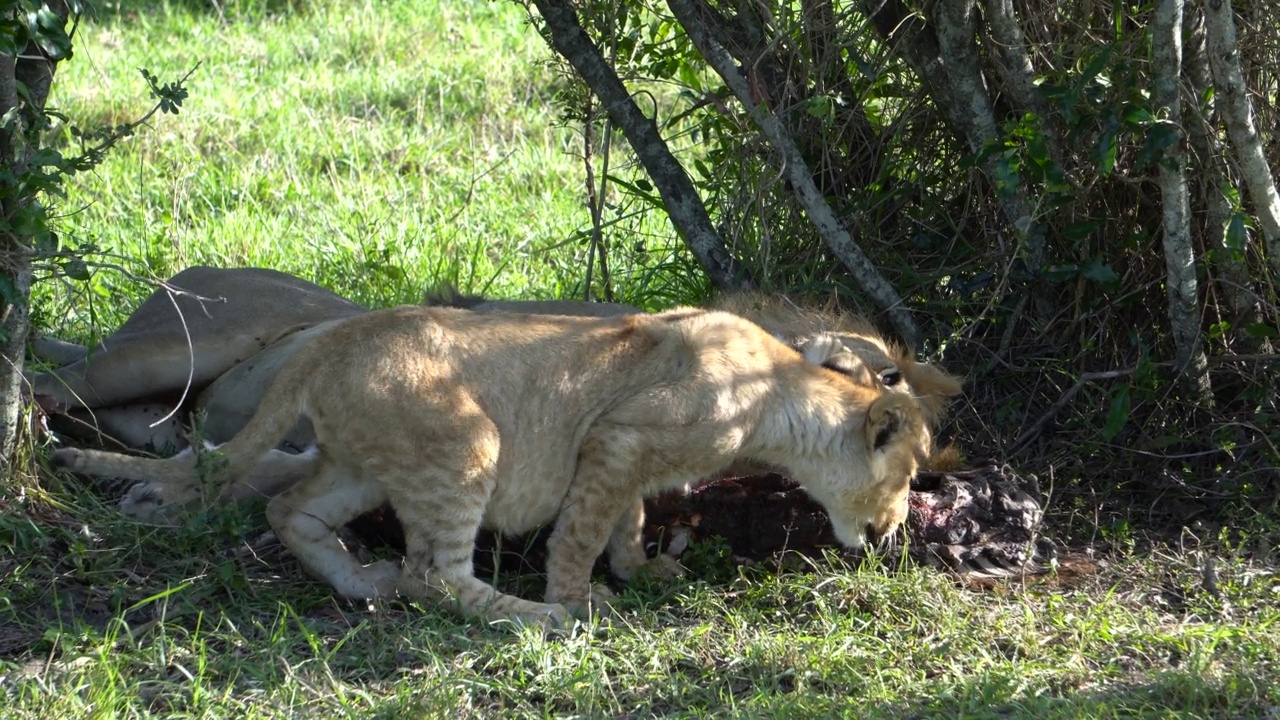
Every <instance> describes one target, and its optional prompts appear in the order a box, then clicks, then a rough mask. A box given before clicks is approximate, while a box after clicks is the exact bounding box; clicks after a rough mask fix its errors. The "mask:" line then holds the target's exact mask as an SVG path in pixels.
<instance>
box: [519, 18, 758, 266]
mask: <svg viewBox="0 0 1280 720" xmlns="http://www.w3.org/2000/svg"><path fill="white" fill-rule="evenodd" d="M533 4H534V5H535V6H537V8H538V11H539V12H540V13H541V15H542V19H543V21H544V22H545V23H546V25H547V29H548V30H550V35H551V36H550V43H551V46H552V48H554V49H555V51H556V52H558V53H560V55H562V56H563V57H564V58H565V59H566V60H568V61H569V64H571V65H573V67H574V69H575V70H577V71H578V74H579V75H581V76H582V79H583V80H584V81H585V82H586V83H587V86H588V87H590V88H591V91H592V92H594V93H595V94H596V97H598V98H600V102H601V104H602V105H603V107H604V109H605V110H606V111H607V112H608V113H609V117H611V118H612V119H613V122H614V123H615V124H616V125H617V126H618V127H619V128H621V129H622V132H623V134H624V135H626V137H627V142H629V143H630V144H631V147H632V149H634V150H635V152H636V157H638V158H639V159H640V162H641V164H643V165H644V168H645V170H646V171H647V172H648V173H649V177H650V179H651V180H653V184H654V186H655V187H657V189H658V194H659V195H661V196H662V202H663V205H664V206H665V207H666V210H667V214H668V215H669V216H670V217H671V223H672V224H673V225H674V226H675V228H676V230H677V231H678V232H679V233H680V235H681V236H682V237H683V238H684V240H685V242H686V243H688V245H689V249H691V250H692V251H693V254H694V256H695V257H697V258H698V262H699V263H701V264H702V267H703V268H704V269H705V270H706V271H707V275H708V277H710V278H711V282H712V283H713V284H714V285H715V286H716V287H717V288H719V289H721V290H733V289H742V288H745V287H750V286H751V285H752V282H751V278H750V276H749V275H748V273H747V270H746V268H744V267H743V266H742V264H741V263H739V262H738V261H737V260H736V259H734V258H733V256H732V255H730V254H729V251H728V250H727V249H726V248H725V245H724V240H722V239H721V238H720V235H719V233H717V232H716V230H715V228H714V227H713V226H712V224H711V218H710V217H708V216H707V209H706V207H705V206H704V205H703V204H702V199H701V198H700V197H699V196H698V191H697V190H695V189H694V187H693V182H692V181H690V180H689V176H688V174H686V173H685V171H684V168H683V167H681V165H680V163H679V162H678V161H677V160H676V159H675V156H673V155H672V154H671V150H670V149H669V148H668V147H667V144H666V142H665V141H663V139H662V134H661V133H659V132H658V125H657V123H655V122H654V121H653V120H652V119H651V118H648V117H645V114H644V112H642V111H641V110H640V107H639V106H638V105H636V103H635V101H634V100H633V99H632V97H631V93H630V92H628V91H627V88H626V86H624V85H623V84H622V81H621V80H620V79H618V75H617V74H616V73H615V72H614V71H613V69H612V68H610V67H609V64H608V63H607V62H605V59H604V56H603V55H602V54H601V53H600V49H599V48H598V47H596V45H595V43H593V42H592V41H591V38H590V37H588V36H587V33H586V32H585V31H584V30H583V29H582V25H581V23H580V22H579V21H578V14H577V12H576V11H575V10H574V9H573V5H572V4H571V3H569V2H568V0H533Z"/></svg>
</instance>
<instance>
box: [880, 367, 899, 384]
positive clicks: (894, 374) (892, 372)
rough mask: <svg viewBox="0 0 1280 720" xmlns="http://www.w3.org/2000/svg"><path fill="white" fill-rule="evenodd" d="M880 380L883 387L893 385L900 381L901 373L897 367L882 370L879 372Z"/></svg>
mask: <svg viewBox="0 0 1280 720" xmlns="http://www.w3.org/2000/svg"><path fill="white" fill-rule="evenodd" d="M880 382H882V383H884V386H885V387H893V386H894V385H897V384H898V383H900V382H902V373H900V372H898V369H897V368H889V369H888V370H884V371H882V372H881V373H880Z"/></svg>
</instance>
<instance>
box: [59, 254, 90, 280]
mask: <svg viewBox="0 0 1280 720" xmlns="http://www.w3.org/2000/svg"><path fill="white" fill-rule="evenodd" d="M62 272H63V273H65V274H66V276H67V277H69V278H71V279H72V280H88V279H89V277H90V275H89V266H88V265H87V264H85V261H84V260H83V259H82V258H71V259H70V260H68V261H66V262H65V263H63V264H62Z"/></svg>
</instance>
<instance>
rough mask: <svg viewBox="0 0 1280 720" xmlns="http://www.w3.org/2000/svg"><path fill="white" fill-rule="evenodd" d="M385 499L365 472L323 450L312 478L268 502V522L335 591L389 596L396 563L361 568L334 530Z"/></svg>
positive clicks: (393, 588)
mask: <svg viewBox="0 0 1280 720" xmlns="http://www.w3.org/2000/svg"><path fill="white" fill-rule="evenodd" d="M386 499H387V495H386V493H385V492H384V491H383V489H382V486H381V485H380V484H379V483H378V482H377V481H375V480H373V479H372V478H370V477H369V475H368V474H367V473H364V472H361V470H360V469H359V468H353V467H346V466H344V465H341V464H339V463H337V462H335V461H334V460H333V459H332V458H329V457H326V456H325V455H324V452H323V450H321V454H320V460H319V462H318V464H317V468H316V472H315V474H314V475H310V476H308V477H305V478H303V479H302V480H301V481H300V482H298V484H297V485H294V486H293V487H292V488H290V489H289V490H287V491H286V492H284V493H283V494H281V495H279V496H277V497H275V498H273V499H272V500H271V502H270V503H268V504H267V521H268V522H269V523H271V527H272V529H273V530H275V532H276V535H277V536H278V537H279V538H280V542H282V543H284V545H285V547H287V548H289V550H290V551H292V552H293V554H294V556H295V557H297V558H298V561H299V562H301V563H302V565H303V566H304V567H306V568H307V570H309V571H310V572H311V573H313V574H314V575H316V576H318V577H320V578H322V579H324V580H325V581H327V582H328V583H329V584H330V585H332V586H333V588H334V589H335V590H336V591H338V593H340V594H342V595H345V596H347V597H351V598H377V597H388V596H391V595H394V594H395V592H396V587H397V585H398V584H399V577H400V568H399V565H398V564H397V563H393V562H389V561H385V560H384V561H380V562H376V563H373V564H372V565H368V566H362V565H360V563H359V562H358V561H357V560H356V558H355V556H354V555H352V554H351V553H350V552H348V551H347V549H346V548H344V547H343V546H342V543H341V541H339V540H338V536H337V533H336V532H335V530H336V529H337V528H341V527H342V526H344V525H346V524H347V523H348V522H350V521H351V520H354V519H355V518H356V517H357V516H359V515H360V514H362V513H365V512H368V511H370V510H373V509H375V508H377V507H378V506H379V505H381V504H382V503H383V502H385V501H386Z"/></svg>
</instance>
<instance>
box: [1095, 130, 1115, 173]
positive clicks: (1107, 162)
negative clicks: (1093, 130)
mask: <svg viewBox="0 0 1280 720" xmlns="http://www.w3.org/2000/svg"><path fill="white" fill-rule="evenodd" d="M1116 134H1117V131H1116V130H1107V131H1105V132H1103V133H1102V135H1100V136H1098V145H1097V147H1096V148H1095V149H1094V156H1095V157H1096V158H1097V162H1098V173H1099V174H1101V175H1103V176H1106V175H1110V174H1111V171H1112V170H1114V169H1115V167H1116Z"/></svg>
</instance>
